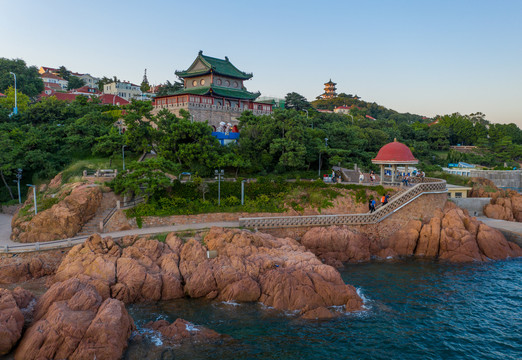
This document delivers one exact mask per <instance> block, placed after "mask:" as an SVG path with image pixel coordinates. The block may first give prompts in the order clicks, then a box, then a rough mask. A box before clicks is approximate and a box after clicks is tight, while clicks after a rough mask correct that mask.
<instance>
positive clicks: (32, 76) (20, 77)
mask: <svg viewBox="0 0 522 360" xmlns="http://www.w3.org/2000/svg"><path fill="white" fill-rule="evenodd" d="M10 72H13V73H14V74H16V88H17V90H18V91H20V92H22V93H23V94H25V95H27V96H29V97H30V98H36V96H38V95H39V94H40V93H41V92H42V91H43V90H44V85H43V81H42V78H41V77H40V74H39V73H38V69H37V68H36V67H35V66H30V67H27V65H26V63H25V61H23V60H22V59H13V60H10V59H6V58H0V92H5V91H6V90H7V89H8V88H9V87H10V86H14V77H13V75H11V74H10Z"/></svg>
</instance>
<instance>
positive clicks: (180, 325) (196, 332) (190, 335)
mask: <svg viewBox="0 0 522 360" xmlns="http://www.w3.org/2000/svg"><path fill="white" fill-rule="evenodd" d="M145 327H146V328H149V329H152V330H154V331H157V332H159V333H160V334H161V336H162V339H163V341H164V342H166V343H167V344H168V345H179V344H183V343H186V342H189V343H193V344H196V343H203V342H210V343H213V342H218V341H222V340H224V339H227V338H230V337H228V336H226V335H221V334H219V333H217V332H215V331H214V330H211V329H208V328H206V327H204V326H197V325H194V324H193V323H191V322H188V321H187V320H183V319H176V321H174V322H173V323H172V324H170V323H169V322H168V321H166V320H158V321H154V322H149V323H147V324H145Z"/></svg>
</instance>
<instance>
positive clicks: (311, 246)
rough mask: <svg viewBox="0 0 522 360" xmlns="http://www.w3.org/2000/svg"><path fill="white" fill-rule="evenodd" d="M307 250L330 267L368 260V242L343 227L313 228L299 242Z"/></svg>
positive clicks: (361, 235) (362, 236) (362, 235)
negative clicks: (341, 263)
mask: <svg viewBox="0 0 522 360" xmlns="http://www.w3.org/2000/svg"><path fill="white" fill-rule="evenodd" d="M300 242H301V244H302V245H304V246H305V247H306V248H307V249H308V250H310V251H311V252H313V253H314V254H315V255H317V257H319V258H320V259H322V260H323V261H324V262H326V263H327V264H330V265H334V264H335V265H339V263H340V262H360V261H368V260H370V242H369V240H368V237H367V236H366V235H364V234H358V233H355V232H353V231H351V230H349V229H348V228H347V227H345V226H331V227H328V228H325V227H314V228H312V229H310V230H309V231H307V232H306V233H305V234H304V235H303V237H302V238H301V240H300Z"/></svg>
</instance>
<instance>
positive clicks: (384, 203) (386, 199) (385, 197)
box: [368, 193, 390, 213]
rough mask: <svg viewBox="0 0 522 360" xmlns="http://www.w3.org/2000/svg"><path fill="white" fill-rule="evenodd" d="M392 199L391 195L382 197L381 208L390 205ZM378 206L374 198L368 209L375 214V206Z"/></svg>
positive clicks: (371, 199) (370, 201)
mask: <svg viewBox="0 0 522 360" xmlns="http://www.w3.org/2000/svg"><path fill="white" fill-rule="evenodd" d="M389 199H390V195H388V194H386V193H385V194H384V195H383V196H382V197H381V206H384V205H386V204H387V203H388V200H389ZM376 205H377V202H376V201H375V199H373V198H370V200H369V203H368V207H369V208H370V213H372V212H374V211H375V206H376Z"/></svg>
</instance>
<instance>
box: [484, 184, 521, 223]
mask: <svg viewBox="0 0 522 360" xmlns="http://www.w3.org/2000/svg"><path fill="white" fill-rule="evenodd" d="M484 215H486V216H487V217H489V218H492V219H500V220H507V221H518V222H522V195H520V194H519V193H517V192H516V191H511V190H509V191H500V192H498V193H496V194H494V195H493V197H492V199H491V202H490V203H489V204H487V205H486V206H484Z"/></svg>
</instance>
